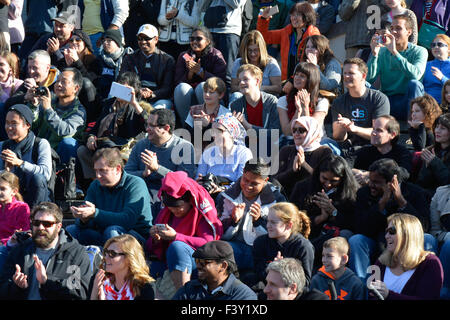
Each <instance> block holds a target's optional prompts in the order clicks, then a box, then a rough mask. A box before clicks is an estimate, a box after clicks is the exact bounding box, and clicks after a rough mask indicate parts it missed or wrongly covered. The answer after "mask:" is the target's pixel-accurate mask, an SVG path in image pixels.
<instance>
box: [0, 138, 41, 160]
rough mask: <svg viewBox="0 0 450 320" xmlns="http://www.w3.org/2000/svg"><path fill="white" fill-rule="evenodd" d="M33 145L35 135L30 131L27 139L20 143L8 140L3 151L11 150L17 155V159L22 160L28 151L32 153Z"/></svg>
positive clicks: (4, 143) (3, 146)
mask: <svg viewBox="0 0 450 320" xmlns="http://www.w3.org/2000/svg"><path fill="white" fill-rule="evenodd" d="M33 144H34V133H33V132H32V131H29V132H28V135H27V136H26V137H25V139H23V140H22V141H20V142H19V143H17V142H15V141H14V140H11V139H8V140H6V141H5V142H3V145H2V150H5V149H9V150H11V151H13V152H14V153H15V154H16V155H17V158H19V159H21V160H22V157H23V155H24V154H26V153H27V152H28V151H30V150H31V148H33Z"/></svg>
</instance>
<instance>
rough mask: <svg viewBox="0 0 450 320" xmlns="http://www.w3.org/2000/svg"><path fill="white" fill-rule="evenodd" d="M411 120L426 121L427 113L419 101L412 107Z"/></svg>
mask: <svg viewBox="0 0 450 320" xmlns="http://www.w3.org/2000/svg"><path fill="white" fill-rule="evenodd" d="M411 120H413V121H422V122H423V121H424V120H425V115H424V113H423V110H422V108H420V106H419V105H418V104H417V103H414V104H413V106H412V108H411Z"/></svg>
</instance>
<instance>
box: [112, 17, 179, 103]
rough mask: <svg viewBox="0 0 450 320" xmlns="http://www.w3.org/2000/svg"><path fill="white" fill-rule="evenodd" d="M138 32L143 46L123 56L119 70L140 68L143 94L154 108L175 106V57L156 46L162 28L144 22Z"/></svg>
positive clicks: (139, 41) (138, 72) (137, 71)
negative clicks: (159, 30) (173, 100)
mask: <svg viewBox="0 0 450 320" xmlns="http://www.w3.org/2000/svg"><path fill="white" fill-rule="evenodd" d="M136 36H137V39H138V44H139V49H138V50H136V51H135V52H134V53H133V54H129V55H126V56H125V57H124V58H123V60H122V66H121V67H120V73H119V74H122V73H124V72H126V71H133V72H136V73H137V74H138V75H139V78H140V80H141V84H142V89H141V96H142V98H144V99H145V100H146V101H147V102H150V103H151V104H152V106H153V107H154V108H167V109H171V108H172V105H173V103H172V101H171V100H170V99H172V95H173V81H174V80H173V77H174V75H175V59H174V58H173V57H172V56H170V55H168V54H167V53H165V52H164V51H161V50H159V49H158V48H157V47H156V44H157V43H158V29H156V28H155V27H154V26H153V25H151V24H144V25H142V26H141V27H140V28H139V31H138V33H137V35H136Z"/></svg>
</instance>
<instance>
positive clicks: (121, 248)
mask: <svg viewBox="0 0 450 320" xmlns="http://www.w3.org/2000/svg"><path fill="white" fill-rule="evenodd" d="M153 281H155V280H154V279H153V278H152V277H150V275H149V268H148V265H147V262H146V261H145V256H144V250H143V249H142V246H141V244H140V243H139V242H138V241H137V240H136V239H135V238H134V237H133V236H132V235H129V234H122V235H120V236H116V237H113V238H110V239H109V240H108V241H106V243H105V246H104V248H103V259H102V263H101V265H100V269H99V270H98V272H97V274H96V275H95V279H94V285H93V288H92V292H91V300H154V299H155V292H154V290H153V286H152V282H153Z"/></svg>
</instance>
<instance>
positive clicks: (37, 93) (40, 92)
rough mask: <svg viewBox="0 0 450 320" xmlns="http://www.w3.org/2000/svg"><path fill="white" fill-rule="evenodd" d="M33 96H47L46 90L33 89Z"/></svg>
mask: <svg viewBox="0 0 450 320" xmlns="http://www.w3.org/2000/svg"><path fill="white" fill-rule="evenodd" d="M34 95H35V96H46V95H47V88H45V87H37V88H36V89H34Z"/></svg>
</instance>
